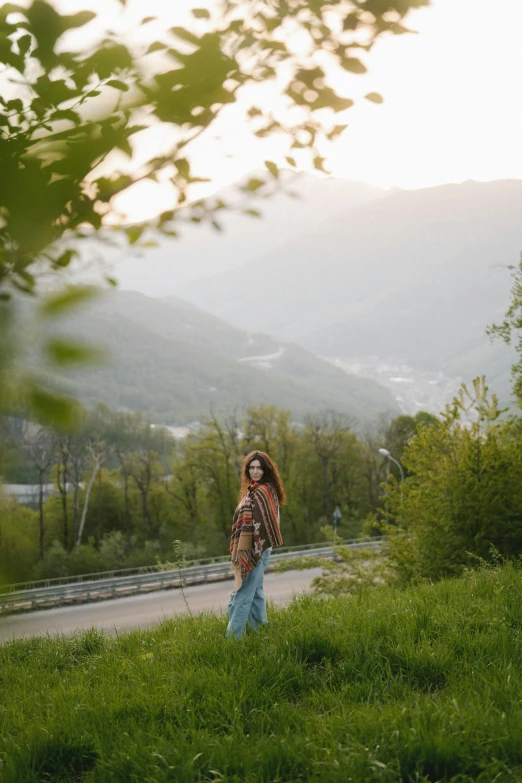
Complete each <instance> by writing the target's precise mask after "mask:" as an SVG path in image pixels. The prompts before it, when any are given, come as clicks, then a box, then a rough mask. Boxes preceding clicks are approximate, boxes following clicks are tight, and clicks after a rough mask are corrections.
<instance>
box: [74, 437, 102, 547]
mask: <svg viewBox="0 0 522 783" xmlns="http://www.w3.org/2000/svg"><path fill="white" fill-rule="evenodd" d="M87 452H88V455H89V458H88V459H89V463H90V464H89V467H90V471H91V475H90V477H89V481H88V483H87V487H86V489H85V497H84V500H83V509H82V516H81V518H80V525H79V527H78V533H77V536H76V540H75V542H74V546H75V547H77V546H79V545H80V544H81V542H82V535H83V528H84V526H85V520H86V518H87V511H88V509H89V499H90V496H91V490H92V487H93V484H94V481H95V479H96V476H97V475H98V471H99V470H100V468H101V466H102V465H103V463H104V462H105V460H106V459H107V457H108V451H107V446H106V444H105V443H103V442H94V443H91V444H89V446H88V447H87Z"/></svg>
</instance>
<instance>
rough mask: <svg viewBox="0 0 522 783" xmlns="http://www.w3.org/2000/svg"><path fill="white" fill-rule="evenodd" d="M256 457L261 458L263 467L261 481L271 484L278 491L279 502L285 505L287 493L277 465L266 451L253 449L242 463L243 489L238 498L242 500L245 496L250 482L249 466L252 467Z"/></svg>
mask: <svg viewBox="0 0 522 783" xmlns="http://www.w3.org/2000/svg"><path fill="white" fill-rule="evenodd" d="M255 459H258V460H259V462H260V463H261V467H262V468H263V478H262V479H261V482H260V483H261V484H270V485H271V486H272V487H273V488H274V489H275V491H276V494H277V499H278V500H279V504H280V505H281V506H282V505H284V504H285V503H286V493H285V488H284V487H283V482H282V480H281V476H280V475H279V471H278V469H277V465H276V464H275V462H274V460H273V459H271V458H270V457H269V456H268V454H265V452H264V451H251V452H250V454H247V455H246V457H245V458H244V459H243V462H242V463H241V489H240V490H239V495H238V500H241V499H242V498H243V497H244V495H245V493H246V491H247V488H248V485H249V484H250V474H249V472H248V468H249V467H250V463H251V462H252V461H253V460H255Z"/></svg>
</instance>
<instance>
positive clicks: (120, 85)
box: [106, 79, 129, 92]
mask: <svg viewBox="0 0 522 783" xmlns="http://www.w3.org/2000/svg"><path fill="white" fill-rule="evenodd" d="M106 85H107V87H113V88H114V89H115V90H120V91H121V92H128V89H129V87H128V85H127V84H125V82H122V81H121V79H110V81H108V82H106Z"/></svg>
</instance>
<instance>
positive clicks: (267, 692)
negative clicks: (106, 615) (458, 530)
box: [0, 565, 522, 783]
mask: <svg viewBox="0 0 522 783" xmlns="http://www.w3.org/2000/svg"><path fill="white" fill-rule="evenodd" d="M521 592H522V573H521V572H520V571H519V570H517V569H516V568H515V567H514V566H513V565H506V566H504V567H502V568H495V569H483V570H481V571H478V572H473V573H469V574H467V575H466V576H464V577H463V578H461V579H459V580H451V581H442V582H440V583H438V584H436V585H427V584H425V585H419V586H416V587H415V588H409V589H407V590H404V591H399V590H397V589H394V588H389V589H387V590H382V591H379V590H377V591H375V590H368V591H363V592H361V593H360V594H359V596H358V597H357V598H336V599H330V600H321V599H311V598H303V599H300V600H298V601H295V602H294V603H293V604H292V605H291V606H290V607H289V608H288V609H286V610H279V611H276V610H272V611H271V624H270V626H269V628H268V630H267V632H265V633H262V634H260V635H250V636H247V637H246V638H245V639H244V640H242V642H240V643H230V642H227V641H226V640H225V639H224V638H223V636H224V629H225V624H224V620H223V619H222V618H217V617H200V618H197V619H196V620H193V621H191V620H190V619H189V618H178V619H176V620H172V621H167V622H165V623H163V624H162V625H161V626H158V627H157V628H156V629H154V630H152V631H148V632H134V633H131V634H128V635H124V636H120V637H118V638H111V637H107V636H104V635H101V634H98V633H96V632H94V631H91V632H89V633H86V634H83V635H81V636H76V637H72V638H61V639H56V640H52V639H33V640H29V641H23V642H13V643H10V644H8V645H6V646H4V647H3V648H2V649H1V650H0V657H1V669H0V670H1V671H2V690H3V693H2V694H1V703H2V711H1V712H0V736H1V737H2V741H1V747H0V758H1V759H2V762H1V763H2V773H3V779H4V780H5V782H6V783H13V782H14V781H16V783H22V782H23V783H31V782H32V781H40V780H46V779H51V780H55V781H72V780H79V779H82V780H84V781H86V782H87V781H91V782H92V781H104V783H108V782H112V781H121V782H122V783H123V781H125V783H131V782H132V781H140V783H146V782H147V781H150V782H152V781H155V782H156V783H159V782H161V781H179V782H180V783H184V782H185V781H186V782H187V783H188V782H189V781H190V782H192V781H194V782H195V781H215V780H222V781H228V782H230V783H232V782H234V783H239V781H245V780H248V781H251V782H252V783H255V782H256V781H267V782H268V781H273V782H274V783H275V782H276V781H280V782H282V781H297V780H308V781H324V783H346V781H350V780H351V781H385V782H389V783H392V782H394V783H395V781H397V783H398V782H399V781H401V782H402V781H404V782H406V781H419V783H420V782H421V781H423V782H424V783H428V781H430V782H435V781H453V783H457V781H458V783H471V781H475V782H477V781H480V783H486V782H489V781H493V780H495V781H497V782H499V783H500V782H502V781H515V780H520V775H521V773H522V741H521V740H522V705H521V702H520V699H519V698H518V694H519V693H520V692H521V689H522V647H521V634H520V630H521V624H522V602H521V600H520V596H521Z"/></svg>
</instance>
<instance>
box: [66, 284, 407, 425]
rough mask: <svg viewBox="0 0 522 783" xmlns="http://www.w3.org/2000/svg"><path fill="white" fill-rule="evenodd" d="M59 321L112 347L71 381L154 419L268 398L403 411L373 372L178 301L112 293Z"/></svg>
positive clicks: (360, 411) (368, 413)
mask: <svg viewBox="0 0 522 783" xmlns="http://www.w3.org/2000/svg"><path fill="white" fill-rule="evenodd" d="M63 328H65V330H66V332H67V334H76V335H78V336H81V337H83V338H85V337H88V338H89V340H90V341H91V342H95V343H98V344H100V345H103V346H104V347H105V349H106V352H107V361H106V363H105V364H104V366H101V367H99V368H94V369H89V370H83V371H75V372H70V373H67V374H66V375H64V376H62V383H64V384H65V387H66V389H67V390H68V391H69V392H71V393H73V394H75V395H76V396H78V397H79V398H80V399H81V400H82V401H84V402H85V403H87V404H92V403H94V402H98V401H102V402H106V403H107V404H109V405H111V406H112V407H114V408H129V409H131V410H136V409H139V410H142V411H144V412H146V413H147V414H148V415H150V416H151V417H152V418H153V419H154V420H155V421H157V422H164V423H174V422H177V423H184V422H189V421H193V420H195V419H199V418H201V416H202V415H204V414H205V413H208V412H209V410H210V408H211V407H212V408H213V409H214V410H216V411H229V412H230V411H232V410H235V409H238V408H239V409H241V408H245V407H246V406H249V405H259V404H262V403H267V404H274V405H277V406H279V407H283V408H289V409H290V410H292V412H293V413H294V415H295V416H296V417H298V418H301V417H303V416H304V414H306V413H310V412H314V411H317V410H321V409H326V408H332V409H335V410H339V411H342V412H345V413H348V414H350V415H352V416H353V417H354V418H355V419H358V420H361V421H368V420H371V419H373V418H375V417H376V416H378V415H379V414H380V413H383V412H386V411H387V412H390V413H396V412H397V411H398V408H397V406H396V403H395V401H394V400H393V398H392V396H391V394H390V393H389V392H388V391H387V390H385V389H384V388H383V387H381V386H379V385H378V384H377V383H375V382H374V381H371V380H367V379H364V378H356V377H353V376H348V375H347V374H346V373H344V372H343V371H341V370H339V369H338V368H336V367H334V366H333V365H331V364H329V363H327V362H325V361H323V360H322V359H319V358H318V357H315V356H313V354H311V353H309V352H308V351H306V350H304V349H303V348H300V347H298V346H294V345H291V344H285V343H278V342H275V341H274V340H272V339H271V338H269V337H267V336H266V335H262V334H257V333H246V332H243V331H241V330H239V329H237V328H235V327H232V326H230V325H229V324H227V323H225V322H224V321H222V320H221V319H219V318H216V317H215V316H212V315H210V314H208V313H205V312H203V311H201V310H199V309H198V308H196V307H194V306H193V305H189V304H187V303H185V302H182V301H180V300H157V299H152V298H150V297H146V296H144V295H142V294H136V293H132V292H115V293H113V294H111V295H110V296H108V297H107V298H106V299H105V300H103V301H101V302H99V303H98V304H97V305H96V306H95V307H92V308H90V309H89V310H88V311H87V312H85V313H84V314H81V315H76V316H75V317H74V319H69V320H68V321H67V322H66V323H65V324H64V325H63V326H62V329H63Z"/></svg>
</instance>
